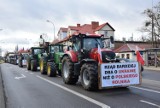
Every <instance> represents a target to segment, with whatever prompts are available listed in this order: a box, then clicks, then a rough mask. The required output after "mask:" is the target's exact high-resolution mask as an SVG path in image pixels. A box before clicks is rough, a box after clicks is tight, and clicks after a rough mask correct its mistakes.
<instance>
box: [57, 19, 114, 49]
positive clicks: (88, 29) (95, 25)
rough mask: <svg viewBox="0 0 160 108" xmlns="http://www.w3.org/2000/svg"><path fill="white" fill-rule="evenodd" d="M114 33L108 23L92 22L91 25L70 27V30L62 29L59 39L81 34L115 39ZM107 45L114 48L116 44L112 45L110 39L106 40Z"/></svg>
mask: <svg viewBox="0 0 160 108" xmlns="http://www.w3.org/2000/svg"><path fill="white" fill-rule="evenodd" d="M66 30H67V35H66ZM114 31H115V29H114V28H113V27H112V26H111V25H110V24H109V23H108V22H106V23H103V24H101V25H99V22H95V21H92V22H91V24H83V25H81V24H77V25H76V26H68V28H65V29H64V28H62V27H61V28H60V30H59V32H58V39H59V40H61V39H62V38H63V39H64V38H65V37H67V36H70V35H73V34H79V33H81V34H100V35H104V38H110V37H111V36H112V37H113V38H114ZM63 33H64V34H63ZM106 45H107V47H110V48H114V43H112V42H111V41H110V40H109V39H108V40H106Z"/></svg>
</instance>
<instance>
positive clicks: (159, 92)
mask: <svg viewBox="0 0 160 108" xmlns="http://www.w3.org/2000/svg"><path fill="white" fill-rule="evenodd" d="M130 87H132V88H136V89H140V90H144V91H148V92H153V93H158V94H160V91H156V90H152V89H147V88H141V87H136V86H130Z"/></svg>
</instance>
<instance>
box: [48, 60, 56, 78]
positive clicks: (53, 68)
mask: <svg viewBox="0 0 160 108" xmlns="http://www.w3.org/2000/svg"><path fill="white" fill-rule="evenodd" d="M56 72H57V71H56V65H55V63H54V62H48V63H47V75H48V76H49V77H55V76H56V74H57V73H56Z"/></svg>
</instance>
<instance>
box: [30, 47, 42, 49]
mask: <svg viewBox="0 0 160 108" xmlns="http://www.w3.org/2000/svg"><path fill="white" fill-rule="evenodd" d="M31 49H44V48H43V47H31Z"/></svg>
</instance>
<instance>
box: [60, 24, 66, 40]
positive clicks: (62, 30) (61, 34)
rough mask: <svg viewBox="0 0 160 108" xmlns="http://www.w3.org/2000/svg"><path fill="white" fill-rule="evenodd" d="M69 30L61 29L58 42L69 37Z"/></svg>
mask: <svg viewBox="0 0 160 108" xmlns="http://www.w3.org/2000/svg"><path fill="white" fill-rule="evenodd" d="M67 31H68V28H64V27H61V28H60V29H59V31H58V40H62V39H64V38H65V37H66V36H67Z"/></svg>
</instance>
